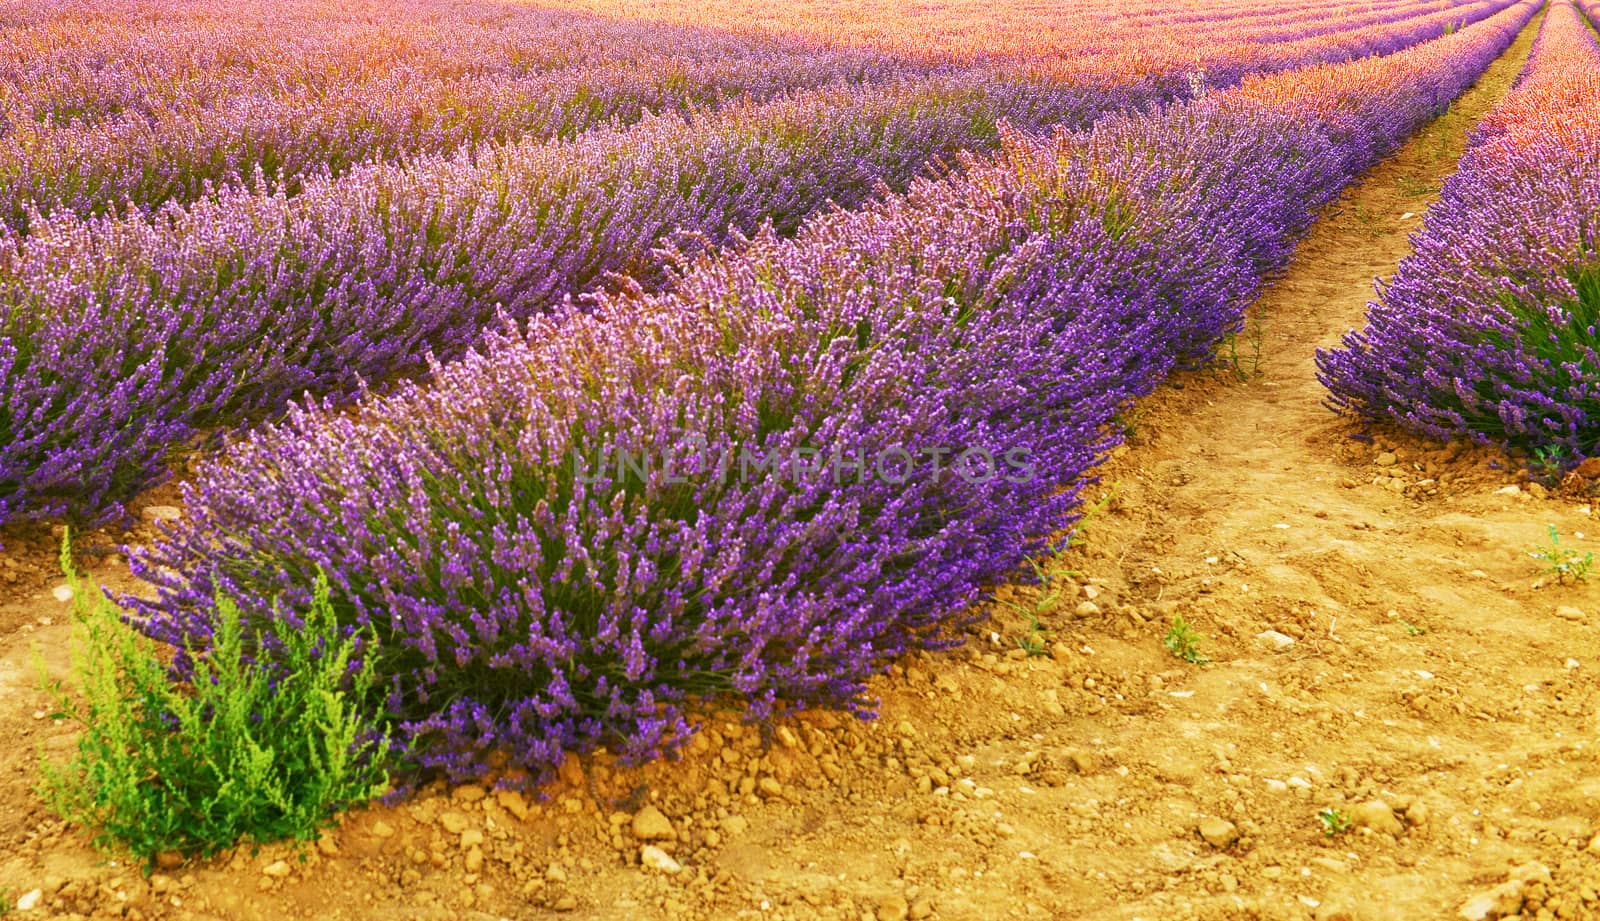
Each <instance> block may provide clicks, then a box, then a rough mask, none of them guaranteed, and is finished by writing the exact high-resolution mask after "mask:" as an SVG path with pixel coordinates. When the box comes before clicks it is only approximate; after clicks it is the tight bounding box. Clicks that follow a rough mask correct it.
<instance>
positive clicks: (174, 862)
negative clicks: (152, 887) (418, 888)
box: [156, 823, 392, 870]
mask: <svg viewBox="0 0 1600 921" xmlns="http://www.w3.org/2000/svg"><path fill="white" fill-rule="evenodd" d="M380 824H381V823H380ZM391 834H392V832H391ZM156 866H158V867H160V868H161V869H163V870H176V869H178V868H179V867H181V866H183V854H182V853H180V852H178V851H162V852H161V853H159V854H157V855H156Z"/></svg>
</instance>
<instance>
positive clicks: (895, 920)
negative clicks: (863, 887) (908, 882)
mask: <svg viewBox="0 0 1600 921" xmlns="http://www.w3.org/2000/svg"><path fill="white" fill-rule="evenodd" d="M910 916H911V905H910V904H909V903H908V902H906V897H905V896H903V895H900V894H899V893H891V894H889V895H886V896H884V897H883V898H881V899H879V900H878V911H877V919H878V921H906V918H908V917H910Z"/></svg>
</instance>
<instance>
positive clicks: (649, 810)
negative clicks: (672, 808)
mask: <svg viewBox="0 0 1600 921" xmlns="http://www.w3.org/2000/svg"><path fill="white" fill-rule="evenodd" d="M633 837H634V838H635V839H636V840H639V841H676V840H677V839H678V833H677V831H676V830H674V829H673V827H672V822H671V821H669V820H668V819H667V817H666V816H665V815H662V814H661V810H659V809H657V808H656V807H654V806H646V807H644V808H643V809H640V810H639V811H638V812H636V813H634V816H633Z"/></svg>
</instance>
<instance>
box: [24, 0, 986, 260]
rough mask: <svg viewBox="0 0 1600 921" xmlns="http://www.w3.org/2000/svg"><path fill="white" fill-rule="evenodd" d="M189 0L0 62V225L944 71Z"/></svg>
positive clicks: (608, 28)
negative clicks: (200, 6)
mask: <svg viewBox="0 0 1600 921" xmlns="http://www.w3.org/2000/svg"><path fill="white" fill-rule="evenodd" d="M192 6H194V5H193V4H185V3H181V2H171V3H167V2H164V3H158V4H155V5H153V7H152V8H151V9H150V10H149V11H148V15H149V17H150V18H151V20H152V21H153V22H154V23H157V24H160V25H162V26H168V27H175V28H176V29H177V34H170V33H169V32H167V31H163V32H162V33H161V34H160V35H159V36H148V35H145V36H142V37H141V34H140V31H139V30H136V29H130V28H129V25H130V22H129V21H128V20H132V21H137V19H138V18H139V17H137V16H135V15H133V14H131V13H129V12H127V11H123V12H122V13H121V14H98V15H92V16H90V17H88V21H87V22H85V23H82V26H83V31H85V32H87V34H86V35H80V34H78V31H77V30H72V29H71V27H72V26H74V25H79V19H78V17H72V18H69V19H67V21H66V23H65V24H61V23H55V22H54V21H53V20H52V21H49V22H47V23H46V24H44V25H41V26H40V27H38V29H37V30H35V31H39V32H42V33H43V34H39V35H37V36H32V37H35V39H36V44H37V45H38V46H39V47H31V46H30V43H29V42H27V41H26V39H27V38H28V37H30V36H31V35H32V33H31V32H28V31H23V33H22V34H21V35H19V36H17V44H16V46H15V47H14V49H13V51H12V53H11V54H12V56H11V59H10V60H9V61H5V62H4V64H5V66H4V67H0V85H3V86H4V90H3V91H0V127H3V132H0V190H3V191H0V219H3V221H4V223H6V224H7V225H9V226H11V227H13V228H16V229H25V228H26V227H27V226H28V224H29V215H30V211H38V212H41V213H46V214H49V213H55V212H59V211H66V212H71V213H75V214H79V215H92V214H98V213H102V212H105V211H108V210H110V209H113V208H116V207H119V206H121V205H123V204H124V203H130V204H132V205H134V206H136V207H139V208H143V209H150V208H154V207H156V206H159V205H160V204H162V203H164V202H167V201H188V200H192V199H194V198H196V197H198V196H200V195H201V194H203V192H204V190H205V189H206V188H207V187H208V186H210V185H214V184H227V183H230V182H237V181H240V180H249V179H251V178H252V177H253V176H255V175H256V174H257V173H260V174H262V175H264V176H266V177H269V178H271V179H272V180H274V181H277V182H281V183H283V184H285V185H286V186H287V187H289V188H290V189H294V188H296V187H297V186H298V184H299V182H300V181H302V180H303V179H305V178H307V177H311V176H315V175H318V174H319V173H322V172H325V171H331V172H333V173H338V172H342V171H344V170H347V169H349V168H350V167H352V166H354V165H356V164H359V163H362V162H367V161H371V160H379V159H394V158H398V157H401V156H402V155H416V154H427V153H451V152H453V151H455V150H458V149H461V148H464V147H469V146H472V145H475V144H481V143H487V142H495V141H511V140H516V139H520V138H524V137H527V138H534V139H543V138H570V137H573V136H576V135H577V134H580V133H582V132H584V131H586V130H589V129H590V128H594V127H599V126H606V125H615V124H625V123H629V122H633V121H636V120H637V119H639V118H640V117H642V116H643V115H644V114H645V113H646V112H649V111H656V112H663V111H674V110H681V109H688V108H707V107H714V106H717V105H720V104H721V103H722V102H724V101H725V100H727V99H733V98H738V99H768V98H772V97H775V96H777V95H779V94H781V93H783V92H787V91H790V90H795V89H803V88H809V87H820V86H826V85H831V84H839V83H855V82H862V81H870V80H877V79H884V78H889V77H895V76H899V77H909V76H915V75H918V74H928V73H935V72H938V71H940V70H949V71H954V70H956V69H957V68H955V67H952V66H941V65H940V64H938V63H937V62H929V63H926V64H918V63H915V62H908V61H904V60H900V59H897V58H894V57H892V56H890V55H886V54H883V53H879V52H875V51H872V50H871V49H860V50H854V49H829V48H824V47H822V46H821V45H820V44H819V43H817V42H798V41H784V40H779V39H772V38H764V37H749V36H737V35H729V34H724V33H722V32H718V31H716V30H711V29H696V28H687V27H671V26H660V25H653V24H645V23H630V22H620V21H613V20H609V19H605V18H602V17H597V16H584V15H579V14H575V13H571V12H556V11H548V10H541V9H539V8H537V7H525V6H510V7H508V6H507V5H505V4H485V3H469V4H463V5H455V6H450V7H447V6H445V5H443V4H439V3H436V2H433V0H409V2H407V3H406V4H404V5H403V6H402V7H401V8H399V9H398V10H393V9H391V10H384V9H383V8H382V7H381V6H370V7H369V6H364V5H363V6H358V7H357V8H355V9H352V10H343V9H339V8H338V7H336V6H335V5H333V4H329V3H323V2H317V0H312V2H297V3H290V4H288V5H287V6H286V7H285V8H284V9H283V10H281V11H275V10H272V9H271V7H270V6H267V5H263V4H260V3H257V2H253V0H233V2H231V3H229V4H227V5H226V6H225V7H223V8H221V9H208V10H205V11H204V13H202V12H201V11H198V10H196V9H192V8H190V7H192ZM507 10H509V11H510V12H505V11H507ZM397 14H398V18H397ZM235 19H236V20H237V21H234V20H235ZM219 20H220V21H219ZM46 26H53V28H46ZM119 32H122V33H133V34H118V33H119ZM62 33H65V34H62Z"/></svg>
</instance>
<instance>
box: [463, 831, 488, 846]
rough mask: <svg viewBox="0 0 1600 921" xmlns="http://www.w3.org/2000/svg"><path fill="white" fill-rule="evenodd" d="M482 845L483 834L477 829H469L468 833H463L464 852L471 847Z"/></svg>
mask: <svg viewBox="0 0 1600 921" xmlns="http://www.w3.org/2000/svg"><path fill="white" fill-rule="evenodd" d="M482 843H483V832H481V831H479V830H477V829H476V828H469V829H467V830H466V831H464V832H462V833H461V849H462V850H466V849H467V848H469V847H477V846H478V845H480V844H482Z"/></svg>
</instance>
